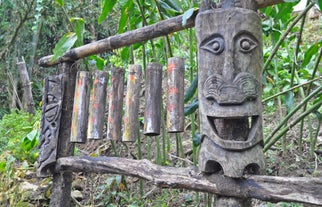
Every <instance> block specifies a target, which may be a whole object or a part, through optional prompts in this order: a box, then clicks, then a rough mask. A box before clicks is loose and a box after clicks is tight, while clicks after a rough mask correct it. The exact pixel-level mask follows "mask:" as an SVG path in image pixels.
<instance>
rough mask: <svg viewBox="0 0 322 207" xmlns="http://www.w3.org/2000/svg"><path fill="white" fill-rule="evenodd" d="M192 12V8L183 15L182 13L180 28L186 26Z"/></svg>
mask: <svg viewBox="0 0 322 207" xmlns="http://www.w3.org/2000/svg"><path fill="white" fill-rule="evenodd" d="M193 12H194V8H191V9H189V10H187V11H185V13H183V16H182V26H183V27H184V26H186V24H187V20H188V19H189V18H190V17H191V16H192V15H193Z"/></svg>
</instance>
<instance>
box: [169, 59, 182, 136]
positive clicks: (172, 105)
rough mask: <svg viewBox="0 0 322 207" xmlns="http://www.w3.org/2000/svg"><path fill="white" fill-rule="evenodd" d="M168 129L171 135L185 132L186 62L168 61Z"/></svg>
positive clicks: (179, 60) (180, 60)
mask: <svg viewBox="0 0 322 207" xmlns="http://www.w3.org/2000/svg"><path fill="white" fill-rule="evenodd" d="M167 71H168V81H167V83H168V88H167V122H166V123H167V129H168V132H170V133H176V132H183V131H184V102H183V100H184V60H183V59H182V58H177V57H172V58H169V59H168V69H167Z"/></svg>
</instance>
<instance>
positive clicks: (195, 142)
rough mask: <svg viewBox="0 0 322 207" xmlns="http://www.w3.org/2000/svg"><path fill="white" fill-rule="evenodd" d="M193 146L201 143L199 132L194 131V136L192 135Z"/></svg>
mask: <svg viewBox="0 0 322 207" xmlns="http://www.w3.org/2000/svg"><path fill="white" fill-rule="evenodd" d="M192 143H193V146H195V147H198V146H199V145H200V143H201V136H200V134H199V133H196V134H195V136H194V137H192Z"/></svg>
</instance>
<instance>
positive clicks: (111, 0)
mask: <svg viewBox="0 0 322 207" xmlns="http://www.w3.org/2000/svg"><path fill="white" fill-rule="evenodd" d="M116 2H117V0H104V5H103V8H102V13H101V15H100V16H99V17H98V23H99V24H101V23H102V22H103V21H104V20H105V19H106V17H107V15H108V14H109V13H110V12H111V10H112V9H113V7H114V5H115V4H116Z"/></svg>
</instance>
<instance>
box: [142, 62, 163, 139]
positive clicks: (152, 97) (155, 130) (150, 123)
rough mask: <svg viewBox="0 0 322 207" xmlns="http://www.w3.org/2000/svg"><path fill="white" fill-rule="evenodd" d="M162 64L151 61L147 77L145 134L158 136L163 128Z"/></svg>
mask: <svg viewBox="0 0 322 207" xmlns="http://www.w3.org/2000/svg"><path fill="white" fill-rule="evenodd" d="M161 105H162V65H160V64H158V63H149V64H148V66H147V69H146V78H145V112H144V134H145V135H147V136H157V135H159V134H160V130H161Z"/></svg>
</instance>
